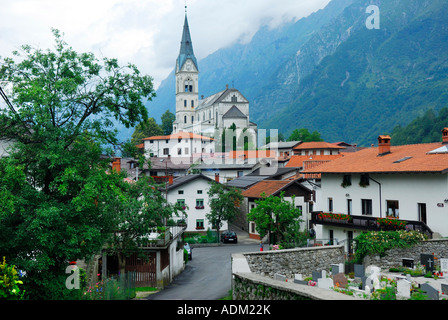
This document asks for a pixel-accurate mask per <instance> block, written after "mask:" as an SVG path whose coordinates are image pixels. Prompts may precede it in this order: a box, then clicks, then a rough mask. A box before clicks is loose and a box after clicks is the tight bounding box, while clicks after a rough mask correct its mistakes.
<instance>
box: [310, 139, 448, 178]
mask: <svg viewBox="0 0 448 320" xmlns="http://www.w3.org/2000/svg"><path fill="white" fill-rule="evenodd" d="M440 147H443V145H442V144H441V143H440V142H436V143H426V144H414V145H403V146H391V148H390V151H391V152H390V153H388V154H385V155H382V156H378V147H371V148H366V149H364V150H361V151H358V152H354V153H349V154H346V155H345V156H344V157H342V158H339V159H336V160H333V161H331V162H328V163H326V164H322V165H320V166H318V167H316V168H310V169H307V170H304V173H394V172H401V173H403V172H439V173H446V172H448V153H438V154H428V152H430V151H433V150H435V149H438V148H440Z"/></svg>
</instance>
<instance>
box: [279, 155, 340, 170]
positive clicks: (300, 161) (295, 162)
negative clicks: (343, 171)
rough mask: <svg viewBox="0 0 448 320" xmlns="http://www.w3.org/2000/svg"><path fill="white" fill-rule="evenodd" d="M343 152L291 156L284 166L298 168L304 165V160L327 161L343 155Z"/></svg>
mask: <svg viewBox="0 0 448 320" xmlns="http://www.w3.org/2000/svg"><path fill="white" fill-rule="evenodd" d="M343 156H344V155H343V154H332V155H307V156H291V159H290V160H289V162H288V163H287V164H286V166H285V167H288V168H291V167H294V168H298V167H302V168H303V167H304V161H329V160H334V159H338V158H341V157H343Z"/></svg>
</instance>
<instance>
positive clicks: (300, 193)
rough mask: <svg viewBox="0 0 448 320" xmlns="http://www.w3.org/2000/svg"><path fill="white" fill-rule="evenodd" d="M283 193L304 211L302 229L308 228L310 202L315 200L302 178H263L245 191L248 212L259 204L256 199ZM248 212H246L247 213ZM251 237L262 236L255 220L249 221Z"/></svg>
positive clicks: (285, 197)
mask: <svg viewBox="0 0 448 320" xmlns="http://www.w3.org/2000/svg"><path fill="white" fill-rule="evenodd" d="M282 193H283V197H284V199H285V200H286V201H290V202H292V201H293V197H295V198H294V205H295V206H296V207H297V208H298V209H300V211H301V212H302V216H301V219H302V220H303V222H302V224H301V229H302V230H306V226H307V225H308V220H309V213H310V205H309V204H310V203H311V202H312V201H313V192H312V190H310V189H308V188H307V187H305V186H304V185H302V184H301V180H300V179H296V180H289V179H287V180H262V181H260V182H258V183H256V184H254V185H252V186H251V187H250V188H248V189H247V190H245V191H243V193H242V194H243V196H244V197H245V198H247V204H248V205H247V210H248V211H247V213H248V212H249V211H250V210H252V209H253V208H255V207H256V206H257V204H256V202H255V201H256V200H261V199H263V197H269V196H274V197H279V196H280V195H281V194H282ZM247 213H246V214H247ZM248 224H249V228H248V232H249V237H250V238H253V239H259V240H261V239H260V236H259V234H258V232H257V230H256V224H255V222H253V221H248Z"/></svg>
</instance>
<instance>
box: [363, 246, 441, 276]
mask: <svg viewBox="0 0 448 320" xmlns="http://www.w3.org/2000/svg"><path fill="white" fill-rule="evenodd" d="M422 253H425V254H434V256H435V257H437V258H438V259H440V258H448V239H437V240H427V241H422V242H421V243H420V244H417V245H415V246H412V247H410V248H394V249H390V250H388V251H387V252H386V255H385V256H384V257H380V256H378V255H374V256H368V257H365V258H364V261H363V264H364V265H365V266H368V265H375V266H378V267H380V268H382V269H389V268H391V267H400V266H402V259H403V258H410V259H414V263H420V254H422ZM438 259H436V260H435V264H436V266H437V265H438Z"/></svg>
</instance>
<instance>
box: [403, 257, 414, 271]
mask: <svg viewBox="0 0 448 320" xmlns="http://www.w3.org/2000/svg"><path fill="white" fill-rule="evenodd" d="M402 264H403V267H406V268H411V269H412V268H414V259H410V258H403V259H402Z"/></svg>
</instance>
